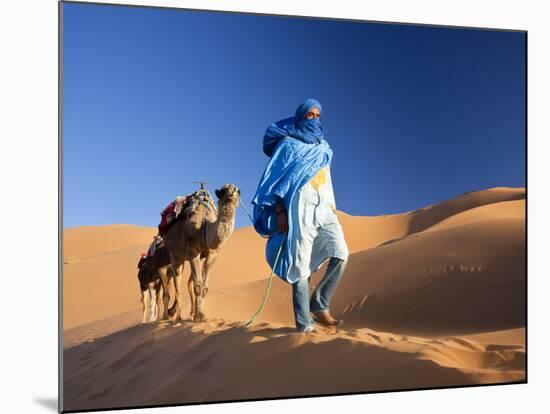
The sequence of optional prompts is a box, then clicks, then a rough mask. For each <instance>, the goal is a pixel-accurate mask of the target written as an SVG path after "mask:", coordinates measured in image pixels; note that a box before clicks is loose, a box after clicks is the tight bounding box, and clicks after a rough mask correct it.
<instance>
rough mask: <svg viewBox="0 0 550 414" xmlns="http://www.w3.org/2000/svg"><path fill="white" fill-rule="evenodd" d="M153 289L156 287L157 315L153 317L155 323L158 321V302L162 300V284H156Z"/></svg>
mask: <svg viewBox="0 0 550 414" xmlns="http://www.w3.org/2000/svg"><path fill="white" fill-rule="evenodd" d="M155 287H156V291H157V314H156V316H155V320H154V321H155V322H156V321H158V319H159V307H160V301H161V299H162V292H163V289H162V283H160V282H157V283H156V284H155Z"/></svg>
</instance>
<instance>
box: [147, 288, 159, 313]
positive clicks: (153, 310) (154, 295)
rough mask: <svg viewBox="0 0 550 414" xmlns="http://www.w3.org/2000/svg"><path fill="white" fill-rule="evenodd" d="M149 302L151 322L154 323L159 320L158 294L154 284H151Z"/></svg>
mask: <svg viewBox="0 0 550 414" xmlns="http://www.w3.org/2000/svg"><path fill="white" fill-rule="evenodd" d="M149 300H150V314H149V322H154V321H156V320H157V314H158V307H157V292H156V290H155V284H154V283H149Z"/></svg>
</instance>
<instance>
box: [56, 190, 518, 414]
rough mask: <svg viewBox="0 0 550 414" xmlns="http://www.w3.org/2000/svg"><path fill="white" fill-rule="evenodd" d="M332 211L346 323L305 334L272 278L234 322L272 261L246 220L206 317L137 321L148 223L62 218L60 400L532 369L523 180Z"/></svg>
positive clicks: (301, 391) (293, 388) (425, 379)
mask: <svg viewBox="0 0 550 414" xmlns="http://www.w3.org/2000/svg"><path fill="white" fill-rule="evenodd" d="M339 218H340V222H341V224H342V226H343V228H344V233H345V237H346V240H347V242H348V245H349V248H350V252H351V255H350V259H349V263H348V267H347V270H346V273H345V275H344V277H343V279H342V281H341V283H340V285H339V287H338V290H337V292H336V294H335V296H334V299H333V306H332V312H333V313H334V314H335V315H337V316H342V317H343V318H344V320H345V323H344V326H343V327H342V328H341V329H340V330H339V331H338V332H335V331H331V330H327V329H323V328H320V329H319V331H318V332H317V333H314V334H310V335H302V334H297V333H295V332H294V327H293V316H292V306H291V296H290V292H291V288H290V286H289V285H288V284H286V283H284V282H282V281H281V280H280V279H278V278H275V279H274V281H273V286H272V290H271V294H270V296H269V299H268V302H267V304H266V307H265V309H264V311H263V313H262V314H261V315H260V317H259V318H258V319H257V320H256V322H255V323H254V324H253V325H252V326H251V327H249V328H244V327H243V326H242V322H243V321H245V320H247V319H248V318H249V317H250V316H251V315H252V314H253V313H254V311H255V310H256V309H257V308H258V306H259V304H260V302H261V300H262V297H263V294H264V291H265V287H266V282H267V280H266V278H267V276H268V275H269V268H268V266H267V264H266V263H265V259H264V248H265V240H264V239H262V238H261V237H259V236H258V235H257V234H256V233H255V232H254V230H253V229H252V227H245V228H241V229H239V230H236V231H235V232H234V234H233V235H232V236H231V239H230V240H229V241H228V243H227V245H226V247H225V248H224V250H223V252H222V253H221V255H220V257H219V260H218V262H217V263H216V266H215V268H214V270H213V272H212V278H211V283H210V292H209V293H208V296H207V297H206V304H205V310H206V315H207V317H208V320H207V321H206V322H203V323H192V322H189V321H185V322H184V323H180V324H177V325H174V324H173V322H171V321H169V322H162V323H153V324H147V325H138V322H139V318H140V306H141V305H140V303H139V288H138V283H137V277H136V274H137V273H136V272H137V269H136V264H137V260H138V258H139V254H140V253H141V252H143V251H145V250H146V249H147V246H148V243H149V242H150V240H151V238H152V236H153V234H154V233H155V229H154V228H142V227H137V226H130V225H112V226H98V227H82V228H73V229H67V230H65V232H64V262H65V263H66V264H65V265H64V302H63V304H64V329H65V332H64V346H65V358H64V364H65V369H64V374H65V386H64V393H65V399H64V400H65V401H64V403H65V405H64V409H66V410H70V409H77V408H78V409H92V408H104V407H116V406H134V405H150V404H171V403H188V402H198V401H215V400H228V399H248V398H262V397H276V396H293V395H315V394H326V393H341V392H357V391H359V392H365V391H374V390H387V389H404V388H418V387H437V386H444V385H464V384H477V383H495V382H515V381H524V380H525V329H524V327H525V190H524V189H523V188H508V187H499V188H492V189H488V190H484V191H477V192H470V193H466V194H463V195H460V196H458V197H456V198H454V199H452V200H448V201H444V202H441V203H438V204H434V205H431V206H428V207H426V208H422V209H418V210H415V211H411V212H405V213H401V214H393V215H386V216H374V217H357V216H351V215H348V214H345V213H342V212H339ZM188 271H189V269H188V268H187V269H185V273H186V275H187V274H188ZM323 271H324V267H323V268H322V269H321V270H320V271H319V272H317V274H315V275H314V276H313V278H312V283H311V286H312V288H313V287H314V286H315V284H316V283H317V282H318V280H319V278H320V277H321V276H322V272H323ZM186 277H187V276H186ZM186 300H187V301H188V298H186ZM185 311H187V309H185Z"/></svg>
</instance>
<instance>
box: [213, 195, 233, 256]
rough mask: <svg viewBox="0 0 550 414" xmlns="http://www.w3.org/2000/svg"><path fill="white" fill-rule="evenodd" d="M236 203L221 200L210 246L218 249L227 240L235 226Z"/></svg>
mask: <svg viewBox="0 0 550 414" xmlns="http://www.w3.org/2000/svg"><path fill="white" fill-rule="evenodd" d="M235 209H236V205H235V203H233V202H231V201H227V200H225V201H220V203H219V204H218V218H217V220H216V222H215V223H214V226H215V231H214V232H213V234H212V236H213V237H212V238H211V239H210V240H208V241H209V243H208V247H209V248H211V249H217V248H218V247H219V246H220V245H221V244H222V243H223V242H225V241H226V240H227V239H228V238H229V236H230V235H231V233H232V232H233V228H234V226H235Z"/></svg>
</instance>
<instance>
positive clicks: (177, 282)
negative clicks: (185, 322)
mask: <svg viewBox="0 0 550 414" xmlns="http://www.w3.org/2000/svg"><path fill="white" fill-rule="evenodd" d="M182 270H183V269H180V268H179V266H173V267H172V272H173V274H174V288H175V290H176V300H175V301H174V306H175V308H176V322H177V321H180V320H181V319H182V318H181V308H182V304H183V293H182V289H181V278H182V276H183V275H182V273H183V272H182Z"/></svg>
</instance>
